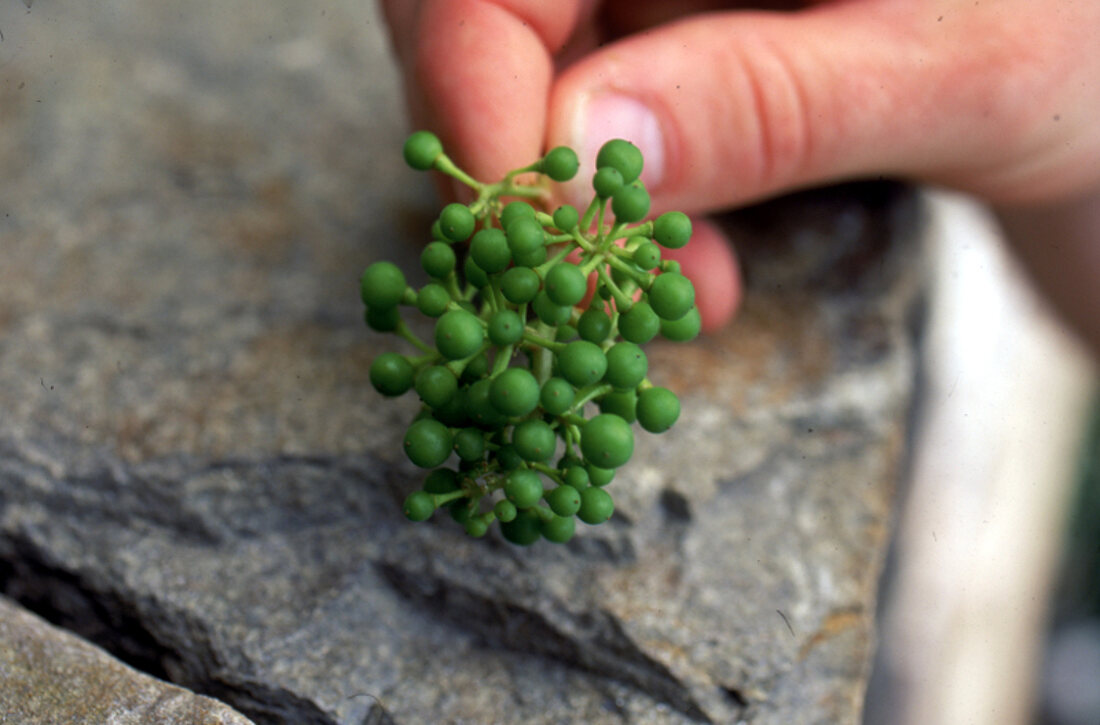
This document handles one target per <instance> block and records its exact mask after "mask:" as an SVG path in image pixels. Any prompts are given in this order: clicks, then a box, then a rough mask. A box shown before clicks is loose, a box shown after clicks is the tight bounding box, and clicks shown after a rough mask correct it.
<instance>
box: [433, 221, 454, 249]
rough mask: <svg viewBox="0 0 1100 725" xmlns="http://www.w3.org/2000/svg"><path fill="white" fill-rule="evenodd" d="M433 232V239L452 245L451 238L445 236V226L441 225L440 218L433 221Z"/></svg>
mask: <svg viewBox="0 0 1100 725" xmlns="http://www.w3.org/2000/svg"><path fill="white" fill-rule="evenodd" d="M431 234H432V239H433V240H435V241H437V242H445V243H446V244H447V246H450V245H451V240H450V239H447V237H445V236H443V227H441V226H440V225H439V219H436V220H435V221H434V222H432V227H431Z"/></svg>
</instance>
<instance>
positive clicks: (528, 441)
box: [512, 420, 558, 463]
mask: <svg viewBox="0 0 1100 725" xmlns="http://www.w3.org/2000/svg"><path fill="white" fill-rule="evenodd" d="M557 445H558V438H557V435H555V433H554V429H553V428H551V427H550V426H549V425H548V424H547V423H546V421H542V420H525V421H523V422H522V423H520V424H519V425H517V426H516V427H515V429H513V431H512V446H513V447H514V448H515V449H516V453H518V454H519V455H520V457H521V458H523V460H525V461H531V462H533V463H541V462H542V461H546V460H549V458H550V457H551V456H552V455H554V449H555V448H557Z"/></svg>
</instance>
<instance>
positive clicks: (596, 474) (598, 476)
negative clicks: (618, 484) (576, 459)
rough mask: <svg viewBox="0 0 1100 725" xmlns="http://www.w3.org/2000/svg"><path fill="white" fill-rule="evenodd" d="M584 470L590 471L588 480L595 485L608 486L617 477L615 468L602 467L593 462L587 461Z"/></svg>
mask: <svg viewBox="0 0 1100 725" xmlns="http://www.w3.org/2000/svg"><path fill="white" fill-rule="evenodd" d="M584 470H585V472H586V473H588V480H589V481H590V482H591V483H592V485H593V486H606V485H607V484H609V483H611V481H612V479H614V478H615V469H614V468H600V467H599V466H593V465H592V464H591V463H586V464H585V466H584Z"/></svg>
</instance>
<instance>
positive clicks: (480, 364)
mask: <svg viewBox="0 0 1100 725" xmlns="http://www.w3.org/2000/svg"><path fill="white" fill-rule="evenodd" d="M488 374H489V356H488V355H486V354H485V353H479V354H478V355H475V356H474V357H473V358H471V359H470V361H469V362H467V363H466V367H465V368H463V370H462V376H461V377H460V378H459V380H458V381H459V382H460V383H464V384H467V385H469V384H470V383H475V382H477V381H478V380H481V379H482V378H483V377H485V376H486V375H488Z"/></svg>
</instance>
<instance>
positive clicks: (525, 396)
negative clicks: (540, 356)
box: [489, 368, 539, 418]
mask: <svg viewBox="0 0 1100 725" xmlns="http://www.w3.org/2000/svg"><path fill="white" fill-rule="evenodd" d="M489 401H490V402H491V403H492V404H493V407H494V408H496V409H497V411H499V412H500V413H501V414H503V415H506V416H508V417H510V418H521V417H523V416H525V415H527V414H528V413H530V412H531V411H532V410H534V409H535V407H536V406H537V405H538V404H539V383H538V381H537V380H535V376H534V375H532V374H531V372H530V371H529V370H525V369H524V368H508V369H507V370H505V371H504V372H502V373H501V374H500V375H497V376H496V377H495V378H494V379H493V381H492V384H491V385H490V387H489Z"/></svg>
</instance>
